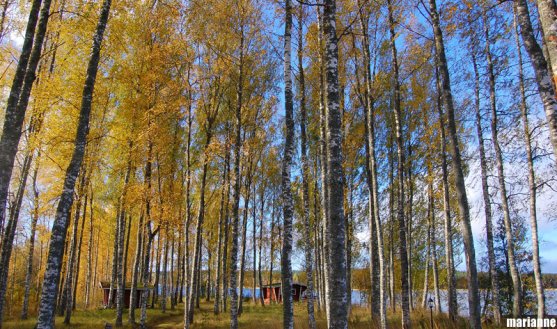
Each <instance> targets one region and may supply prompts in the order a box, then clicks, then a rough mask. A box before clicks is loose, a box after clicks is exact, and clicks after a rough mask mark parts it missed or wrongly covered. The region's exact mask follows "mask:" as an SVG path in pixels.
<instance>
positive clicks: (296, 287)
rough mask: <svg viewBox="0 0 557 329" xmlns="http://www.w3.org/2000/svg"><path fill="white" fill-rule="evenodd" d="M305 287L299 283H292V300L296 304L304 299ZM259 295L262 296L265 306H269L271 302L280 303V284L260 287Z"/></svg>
mask: <svg viewBox="0 0 557 329" xmlns="http://www.w3.org/2000/svg"><path fill="white" fill-rule="evenodd" d="M306 289H307V286H306V285H304V284H301V283H299V282H294V283H292V299H294V301H295V302H298V301H300V300H302V299H305V298H306V297H305V295H304V292H305V291H306ZM261 293H262V294H263V302H264V303H265V304H270V303H271V302H275V303H282V284H280V283H273V284H271V285H266V286H263V287H261Z"/></svg>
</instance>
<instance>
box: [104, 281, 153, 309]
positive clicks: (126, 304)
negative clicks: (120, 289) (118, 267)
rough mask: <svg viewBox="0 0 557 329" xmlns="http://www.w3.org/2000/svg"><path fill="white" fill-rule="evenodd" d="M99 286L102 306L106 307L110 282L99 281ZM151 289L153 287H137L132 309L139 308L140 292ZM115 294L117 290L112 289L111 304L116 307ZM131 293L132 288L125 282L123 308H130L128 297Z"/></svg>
mask: <svg viewBox="0 0 557 329" xmlns="http://www.w3.org/2000/svg"><path fill="white" fill-rule="evenodd" d="M99 285H100V287H101V289H102V290H103V306H104V307H108V304H109V303H108V297H109V296H110V282H105V281H101V282H99ZM151 289H153V287H150V286H147V287H137V290H136V291H135V294H136V295H135V297H136V298H135V307H134V308H139V301H140V298H141V292H142V291H144V290H151ZM116 292H117V289H114V291H113V293H112V304H113V305H116ZM131 292H132V286H131V283H129V282H126V283H125V289H124V307H125V308H129V307H130V296H131Z"/></svg>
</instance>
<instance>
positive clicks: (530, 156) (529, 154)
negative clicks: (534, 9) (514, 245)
mask: <svg viewBox="0 0 557 329" xmlns="http://www.w3.org/2000/svg"><path fill="white" fill-rule="evenodd" d="M542 2H545V3H547V2H550V1H546V0H542ZM516 23H517V22H516V17H515V20H514V25H515V29H514V30H515V39H516V49H517V54H518V83H519V90H520V114H521V118H522V126H523V130H524V144H525V145H526V161H527V162H528V187H529V206H530V231H531V235H532V254H533V255H532V256H533V257H532V263H533V265H534V279H535V281H536V300H537V303H538V304H537V311H538V312H537V313H538V319H543V317H544V316H545V294H544V286H543V278H542V271H541V264H540V247H539V242H538V219H537V213H536V204H537V195H536V194H537V185H536V174H535V171H534V152H533V150H532V132H531V131H530V127H529V123H528V106H527V103H526V90H525V86H524V72H523V70H524V69H523V62H522V52H521V50H520V41H519V40H518V27H517V24H516ZM553 33H555V31H553ZM552 42H553V43H554V42H555V40H552ZM555 61H556V62H557V58H556V59H555ZM556 64H557V63H556ZM556 67H557V66H556Z"/></svg>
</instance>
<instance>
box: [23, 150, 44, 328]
mask: <svg viewBox="0 0 557 329" xmlns="http://www.w3.org/2000/svg"><path fill="white" fill-rule="evenodd" d="M37 158H40V153H39V156H38V157H37ZM38 171H39V162H38V161H37V163H36V164H35V170H34V171H33V212H32V217H31V235H30V236H29V252H28V254H27V273H26V274H25V292H24V295H23V307H22V310H21V319H22V320H25V319H27V316H28V313H29V294H30V290H31V276H32V275H33V254H34V252H35V233H36V231H37V221H38V220H39V190H38V189H37V173H38Z"/></svg>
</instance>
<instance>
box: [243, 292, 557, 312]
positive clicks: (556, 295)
mask: <svg viewBox="0 0 557 329" xmlns="http://www.w3.org/2000/svg"><path fill="white" fill-rule="evenodd" d="M239 291H240V290H239V289H238V292H239ZM252 294H253V289H250V288H244V289H243V293H242V296H243V297H244V298H251V297H252ZM431 296H433V295H431ZM255 297H257V298H259V288H256V289H255ZM351 297H352V298H351V302H352V305H359V306H367V292H364V291H360V290H352V296H351ZM440 297H441V310H442V311H443V312H446V311H447V309H448V303H447V300H448V296H447V291H446V290H441V291H440ZM480 299H481V308H483V306H484V298H483V294H482V298H480ZM421 301H422V294H421V292H420V293H416V294H415V296H414V302H415V304H416V305H419V304H420V303H421ZM457 303H458V314H459V315H461V316H468V315H469V313H468V290H466V289H457ZM545 303H546V311H547V314H549V315H557V289H546V290H545Z"/></svg>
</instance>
